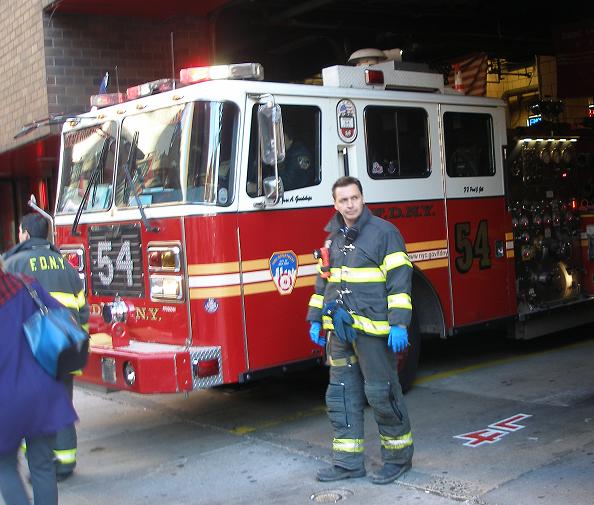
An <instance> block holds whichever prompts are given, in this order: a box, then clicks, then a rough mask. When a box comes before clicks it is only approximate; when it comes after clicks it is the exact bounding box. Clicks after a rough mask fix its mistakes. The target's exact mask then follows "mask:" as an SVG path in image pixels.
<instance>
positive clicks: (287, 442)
mask: <svg viewBox="0 0 594 505" xmlns="http://www.w3.org/2000/svg"><path fill="white" fill-rule="evenodd" d="M591 332H592V328H586V329H582V330H581V332H578V333H572V335H571V337H569V336H564V335H557V336H555V337H552V338H551V339H546V340H544V341H543V342H539V343H536V342H535V343H527V344H524V345H518V344H510V343H505V342H503V341H501V340H500V339H497V338H495V337H493V336H491V337H482V336H481V337H480V338H481V340H480V341H479V340H478V337H473V336H469V337H466V338H465V339H462V340H459V341H457V342H455V343H445V344H441V343H437V344H436V345H434V346H429V347H428V348H427V349H425V350H424V353H423V356H422V360H423V362H422V363H423V364H422V367H421V370H420V374H419V380H418V382H417V384H416V385H415V387H414V388H413V389H412V390H411V391H410V392H409V393H408V394H407V395H406V397H405V398H406V402H407V405H408V409H409V411H410V415H411V420H412V423H413V432H414V437H415V446H416V449H415V457H414V466H413V469H412V470H411V471H410V472H409V473H408V474H407V475H406V476H405V477H404V478H403V479H402V480H400V481H398V482H397V483H395V484H391V485H387V486H375V485H373V484H371V483H369V481H367V480H366V479H357V480H354V481H343V482H339V483H334V485H332V484H330V485H329V484H323V483H319V482H317V481H316V480H315V479H314V474H315V472H316V470H317V469H318V468H320V467H322V466H324V465H326V464H328V463H329V462H330V451H329V442H330V428H329V423H328V421H327V418H326V416H325V413H324V405H323V395H324V390H325V386H326V380H327V377H326V371H325V370H324V369H318V370H311V371H308V372H306V373H300V374H296V375H290V376H287V377H283V378H278V379H270V380H267V381H264V382H260V383H256V384H252V385H250V386H248V387H242V388H232V387H224V388H218V389H215V390H207V391H200V392H196V393H192V394H190V396H189V397H188V398H185V397H184V396H182V395H168V396H138V395H131V394H128V393H121V392H120V393H105V392H102V391H99V390H96V389H89V388H86V387H77V388H76V390H75V405H76V407H77V410H78V412H79V415H80V423H79V426H78V434H79V464H78V467H77V470H76V473H75V475H74V476H73V477H72V478H70V479H69V480H67V481H65V482H63V483H61V484H60V503H61V504H62V505H84V504H92V505H116V504H120V503H122V504H123V503H125V504H126V505H134V504H146V505H152V504H154V505H157V504H158V505H161V504H163V503H167V504H168V505H175V504H184V505H185V504H192V505H217V504H231V503H233V504H250V505H253V504H286V505H298V504H308V503H335V502H336V500H337V499H339V501H340V503H343V502H344V503H345V505H346V504H352V505H371V504H373V505H383V504H393V503H402V504H427V505H451V504H455V503H469V504H484V505H520V504H521V505H532V504H539V505H559V504H565V503H567V504H572V505H587V504H588V505H589V504H593V503H594V479H593V478H592V475H594V430H593V428H594V366H593V363H594V359H593V358H594V339H592V338H590V334H591ZM477 342H480V343H477ZM518 414H523V415H524V416H525V417H524V418H522V416H520V418H522V419H521V420H518V421H517V422H515V423H514V422H513V421H512V422H508V423H505V424H504V425H503V427H501V425H500V426H499V427H498V426H494V425H495V424H496V423H497V422H499V421H502V420H504V419H508V418H512V417H514V416H517V415H518ZM366 416H367V417H366V422H367V426H366V430H367V433H368V438H367V441H366V447H367V452H366V454H367V468H368V470H370V471H372V470H374V469H376V468H377V466H378V465H379V463H380V462H379V444H378V442H377V437H376V428H375V423H374V421H373V419H372V416H371V413H370V412H367V413H366ZM520 426H523V428H520ZM483 430H487V431H483ZM472 432H481V433H482V435H483V436H486V437H487V438H490V440H491V441H492V443H483V444H481V445H478V446H475V447H472V446H469V445H464V444H465V443H468V442H470V441H472V440H473V439H472V438H471V439H463V438H456V437H457V436H459V435H464V434H468V433H472ZM476 436H477V435H475V439H474V440H475V441H476ZM316 493H320V494H319V496H318V498H317V501H313V500H312V499H311V497H312V495H314V494H316ZM324 493H325V494H324Z"/></svg>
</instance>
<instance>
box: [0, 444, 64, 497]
mask: <svg viewBox="0 0 594 505" xmlns="http://www.w3.org/2000/svg"><path fill="white" fill-rule="evenodd" d="M25 440H26V443H27V461H28V464H29V472H30V473H31V485H32V486H33V501H34V503H35V505H58V483H57V481H56V470H55V467H54V453H53V447H54V444H55V436H53V435H51V436H40V437H28V438H26V439H25ZM18 451H19V449H18V448H17V449H15V450H14V452H10V453H8V454H4V455H2V456H0V492H1V493H2V498H4V501H5V502H6V505H29V503H30V502H29V498H28V496H27V493H26V491H25V486H24V485H23V480H22V479H21V476H20V474H19V471H18V457H17V455H18Z"/></svg>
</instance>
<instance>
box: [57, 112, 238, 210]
mask: <svg viewBox="0 0 594 505" xmlns="http://www.w3.org/2000/svg"><path fill="white" fill-rule="evenodd" d="M238 121H239V109H238V107H237V105H235V104H233V103H231V102H209V101H197V102H191V103H187V104H179V105H175V106H171V107H166V108H162V109H157V110H151V111H147V112H141V113H135V114H131V115H129V116H125V117H124V118H123V120H122V122H121V126H120V128H119V144H118V145H119V148H118V153H117V159H116V156H115V152H114V150H115V149H114V146H115V142H114V141H113V140H115V137H116V130H117V125H116V123H115V122H106V123H104V124H102V125H96V126H93V127H90V128H84V129H80V130H76V131H70V132H67V133H65V135H64V141H63V142H64V150H63V153H64V154H63V158H62V179H61V182H60V188H59V199H58V207H57V212H58V213H62V214H64V213H74V212H76V211H77V209H78V207H79V206H80V203H81V201H82V198H83V195H84V193H85V189H86V187H87V186H88V184H89V180H90V178H91V175H92V173H93V171H94V169H95V171H98V172H99V175H98V176H94V177H93V180H92V182H93V187H92V188H91V191H90V196H89V197H88V201H87V202H86V204H85V205H84V208H83V210H85V211H97V210H104V209H108V208H110V207H111V205H112V200H115V205H116V206H117V207H119V208H126V207H135V206H136V205H137V200H136V195H138V199H139V200H140V204H141V205H142V206H143V207H147V206H154V205H167V204H169V205H172V204H183V203H197V204H203V205H229V204H231V202H232V201H233V197H234V194H233V188H234V183H233V181H234V177H235V168H234V167H235V155H236V147H237V132H238ZM136 132H138V144H137V146H136V149H135V156H134V159H132V160H131V163H130V164H129V165H130V166H129V167H128V168H129V170H130V180H131V183H132V185H133V187H130V185H129V179H128V177H126V165H127V164H128V158H129V154H130V147H131V144H132V139H133V137H134V134H135V133H136ZM106 139H107V140H108V146H109V147H108V152H107V155H105V154H104V156H103V159H101V153H102V150H103V146H104V141H105V140H106ZM97 165H100V166H99V168H96V167H97ZM114 166H115V178H114ZM114 179H115V180H114ZM114 182H115V190H113V186H114Z"/></svg>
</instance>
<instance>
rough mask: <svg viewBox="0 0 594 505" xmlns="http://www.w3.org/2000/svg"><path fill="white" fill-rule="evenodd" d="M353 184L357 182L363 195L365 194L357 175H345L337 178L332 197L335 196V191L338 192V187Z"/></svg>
mask: <svg viewBox="0 0 594 505" xmlns="http://www.w3.org/2000/svg"><path fill="white" fill-rule="evenodd" d="M351 184H355V185H356V186H357V187H358V188H359V191H360V192H361V196H363V186H361V181H360V180H359V179H357V178H356V177H351V176H350V175H344V176H342V177H339V178H338V179H336V182H335V183H334V184H333V185H332V198H335V194H334V193H336V188H344V187H345V186H350V185H351Z"/></svg>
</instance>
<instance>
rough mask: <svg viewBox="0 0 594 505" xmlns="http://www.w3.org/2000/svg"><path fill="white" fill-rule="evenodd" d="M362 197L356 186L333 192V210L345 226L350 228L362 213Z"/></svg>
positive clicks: (343, 187) (337, 189) (352, 185)
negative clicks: (337, 213)
mask: <svg viewBox="0 0 594 505" xmlns="http://www.w3.org/2000/svg"><path fill="white" fill-rule="evenodd" d="M364 205H365V202H364V201H363V195H362V194H361V191H359V187H358V186H357V185H356V184H349V185H348V186H342V187H338V188H336V189H335V190H334V208H335V209H336V210H337V211H338V212H339V213H340V215H341V216H342V217H343V219H344V222H345V224H346V225H347V226H348V227H351V226H353V225H354V224H355V222H356V221H357V219H359V216H360V215H361V212H363V206H364Z"/></svg>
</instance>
